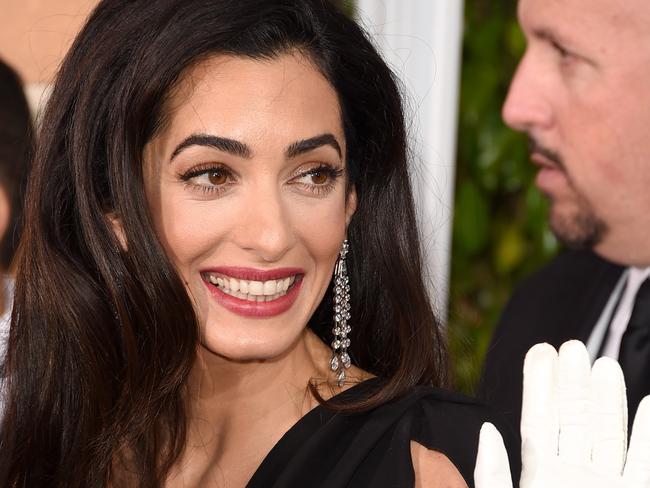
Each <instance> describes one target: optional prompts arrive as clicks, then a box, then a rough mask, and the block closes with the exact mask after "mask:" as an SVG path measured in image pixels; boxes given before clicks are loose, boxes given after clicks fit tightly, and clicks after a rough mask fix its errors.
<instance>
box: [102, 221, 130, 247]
mask: <svg viewBox="0 0 650 488" xmlns="http://www.w3.org/2000/svg"><path fill="white" fill-rule="evenodd" d="M106 219H107V220H108V223H109V224H110V226H111V228H112V229H113V233H114V234H115V237H117V240H118V242H119V243H120V247H121V248H122V251H126V250H127V249H128V245H127V241H126V235H125V234H124V227H122V221H121V220H120V218H119V217H118V216H117V215H116V214H115V213H114V212H108V213H107V214H106Z"/></svg>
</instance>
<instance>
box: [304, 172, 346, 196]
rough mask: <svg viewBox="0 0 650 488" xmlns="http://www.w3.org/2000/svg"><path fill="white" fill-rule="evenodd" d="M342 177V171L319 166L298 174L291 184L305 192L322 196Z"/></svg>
mask: <svg viewBox="0 0 650 488" xmlns="http://www.w3.org/2000/svg"><path fill="white" fill-rule="evenodd" d="M342 175H343V170H342V169H335V168H333V167H331V166H329V165H321V166H318V167H316V168H312V169H309V170H307V171H304V172H302V173H300V174H298V176H296V177H295V179H294V180H293V182H294V183H296V184H298V185H300V186H301V187H303V188H304V189H305V190H307V191H310V192H312V193H316V194H319V195H322V194H325V193H328V192H329V191H331V190H332V189H333V188H334V185H335V183H336V180H337V179H338V178H339V177H340V176H342Z"/></svg>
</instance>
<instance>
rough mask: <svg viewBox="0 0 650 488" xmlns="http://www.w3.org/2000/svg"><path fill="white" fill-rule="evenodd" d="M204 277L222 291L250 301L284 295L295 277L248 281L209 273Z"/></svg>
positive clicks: (273, 298)
mask: <svg viewBox="0 0 650 488" xmlns="http://www.w3.org/2000/svg"><path fill="white" fill-rule="evenodd" d="M206 279H207V280H208V281H209V282H210V283H212V284H213V285H216V286H218V287H219V288H220V289H221V290H222V291H223V292H224V293H227V294H228V295H231V296H234V297H237V298H239V299H241V300H248V301H251V302H270V301H272V300H277V299H278V298H280V297H281V296H284V295H286V293H287V290H288V289H289V287H290V286H291V285H292V284H293V283H294V282H295V281H296V277H295V275H294V276H288V277H286V278H283V279H279V280H267V281H248V280H239V279H237V278H232V277H228V276H216V275H213V274H209V275H208V276H207V277H206Z"/></svg>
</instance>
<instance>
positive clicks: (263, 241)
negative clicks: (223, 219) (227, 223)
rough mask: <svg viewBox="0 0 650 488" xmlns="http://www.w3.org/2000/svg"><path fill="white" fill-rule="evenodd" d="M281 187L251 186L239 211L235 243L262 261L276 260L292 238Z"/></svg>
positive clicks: (286, 248)
mask: <svg viewBox="0 0 650 488" xmlns="http://www.w3.org/2000/svg"><path fill="white" fill-rule="evenodd" d="M281 193H282V192H281V189H277V188H274V189H265V190H262V189H255V190H254V191H252V193H251V195H250V196H249V197H248V198H247V202H246V205H245V208H244V209H243V210H242V212H240V219H239V222H237V224H236V225H237V227H236V228H237V230H236V236H235V240H236V243H237V245H238V246H239V247H240V248H241V249H244V250H246V251H248V252H250V253H253V254H255V255H256V256H257V257H258V258H259V259H260V260H262V261H265V262H276V261H279V260H281V259H282V257H283V256H284V255H285V254H286V253H287V251H289V249H291V247H292V246H293V244H294V242H295V236H294V233H293V229H292V222H291V218H290V212H289V209H288V208H286V207H287V203H286V202H284V201H283V199H282V194H281Z"/></svg>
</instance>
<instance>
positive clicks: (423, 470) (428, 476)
mask: <svg viewBox="0 0 650 488" xmlns="http://www.w3.org/2000/svg"><path fill="white" fill-rule="evenodd" d="M411 459H412V460H413V470H414V471H415V488H467V483H465V480H464V479H463V477H462V476H461V474H460V473H459V472H458V469H456V466H454V464H453V463H452V462H451V461H450V460H449V458H448V457H447V456H445V455H444V454H442V453H440V452H438V451H432V450H429V449H427V448H426V447H424V446H423V445H422V444H418V443H417V442H415V441H411Z"/></svg>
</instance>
